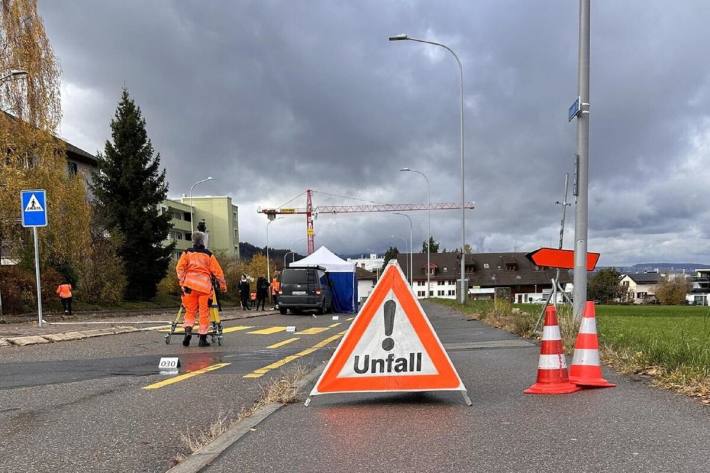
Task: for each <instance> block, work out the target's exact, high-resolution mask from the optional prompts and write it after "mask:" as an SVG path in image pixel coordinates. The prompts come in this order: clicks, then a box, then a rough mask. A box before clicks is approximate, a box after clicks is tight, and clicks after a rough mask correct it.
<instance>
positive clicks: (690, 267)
mask: <svg viewBox="0 0 710 473" xmlns="http://www.w3.org/2000/svg"><path fill="white" fill-rule="evenodd" d="M698 268H710V264H707V263H638V264H635V265H633V266H626V267H623V268H617V269H618V270H619V271H621V272H624V273H643V272H646V271H656V270H659V271H661V272H664V271H671V272H683V271H685V272H686V273H692V272H693V271H695V270H696V269H698Z"/></svg>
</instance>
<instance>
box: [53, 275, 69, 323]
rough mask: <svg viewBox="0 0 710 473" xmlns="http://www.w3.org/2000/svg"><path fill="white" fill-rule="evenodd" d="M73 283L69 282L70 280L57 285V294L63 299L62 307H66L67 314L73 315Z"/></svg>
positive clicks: (65, 312)
mask: <svg viewBox="0 0 710 473" xmlns="http://www.w3.org/2000/svg"><path fill="white" fill-rule="evenodd" d="M71 290H72V287H71V284H69V281H66V282H65V283H64V284H60V285H59V286H57V291H56V292H57V295H58V296H59V299H60V300H61V301H62V307H64V314H66V315H71V302H72V294H71Z"/></svg>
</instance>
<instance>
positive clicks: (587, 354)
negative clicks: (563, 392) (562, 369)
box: [569, 301, 616, 388]
mask: <svg viewBox="0 0 710 473" xmlns="http://www.w3.org/2000/svg"><path fill="white" fill-rule="evenodd" d="M569 379H570V381H571V382H573V383H574V384H576V385H578V386H582V387H597V388H612V387H614V386H616V385H615V384H612V383H610V382H609V381H607V380H606V379H604V378H603V377H602V369H601V365H600V363H599V338H598V337H597V323H596V318H595V309H594V302H592V301H587V303H586V304H585V307H584V315H583V317H582V324H581V325H580V328H579V334H578V335H577V340H576V342H575V344H574V356H573V357H572V366H570V369H569Z"/></svg>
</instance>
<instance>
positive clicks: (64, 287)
mask: <svg viewBox="0 0 710 473" xmlns="http://www.w3.org/2000/svg"><path fill="white" fill-rule="evenodd" d="M57 295H58V296H59V297H61V298H62V299H68V298H69V297H71V284H60V285H59V286H57Z"/></svg>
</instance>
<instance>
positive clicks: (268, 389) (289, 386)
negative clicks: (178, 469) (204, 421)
mask: <svg viewBox="0 0 710 473" xmlns="http://www.w3.org/2000/svg"><path fill="white" fill-rule="evenodd" d="M307 373H308V371H307V369H306V367H305V366H303V365H295V366H294V367H292V368H291V369H289V370H287V371H286V372H285V373H284V374H283V375H282V376H281V377H279V378H272V379H271V380H270V381H269V382H268V383H266V384H262V385H260V390H261V393H260V395H259V397H258V399H257V400H256V401H255V402H254V403H253V404H252V405H251V406H249V407H244V408H242V410H241V411H240V412H239V414H238V415H237V416H236V417H234V418H231V415H230V414H228V413H227V414H225V413H220V414H219V415H218V416H217V418H216V419H215V420H214V421H213V422H212V423H211V424H210V425H209V426H208V427H207V428H204V429H197V430H193V429H190V428H188V429H187V431H185V432H183V433H181V434H180V441H181V443H182V449H181V450H180V451H179V452H178V453H177V454H176V455H175V458H174V459H173V460H172V462H171V465H170V467H173V466H175V465H177V464H178V463H181V462H183V461H185V459H186V458H187V457H188V456H189V455H192V454H193V453H195V452H197V451H198V450H200V449H201V448H203V447H205V446H206V445H208V444H209V443H211V442H213V441H214V440H215V439H217V437H219V436H220V435H222V434H224V433H225V432H226V431H227V430H229V429H230V428H231V427H232V426H234V425H235V424H237V423H239V422H240V421H242V420H243V419H246V418H248V417H251V416H253V415H254V413H255V412H257V411H258V410H259V409H261V408H262V407H264V406H266V405H268V404H272V403H280V404H292V403H295V402H298V401H299V398H298V381H299V380H300V379H301V378H303V377H304V376H305V375H306V374H307Z"/></svg>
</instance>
